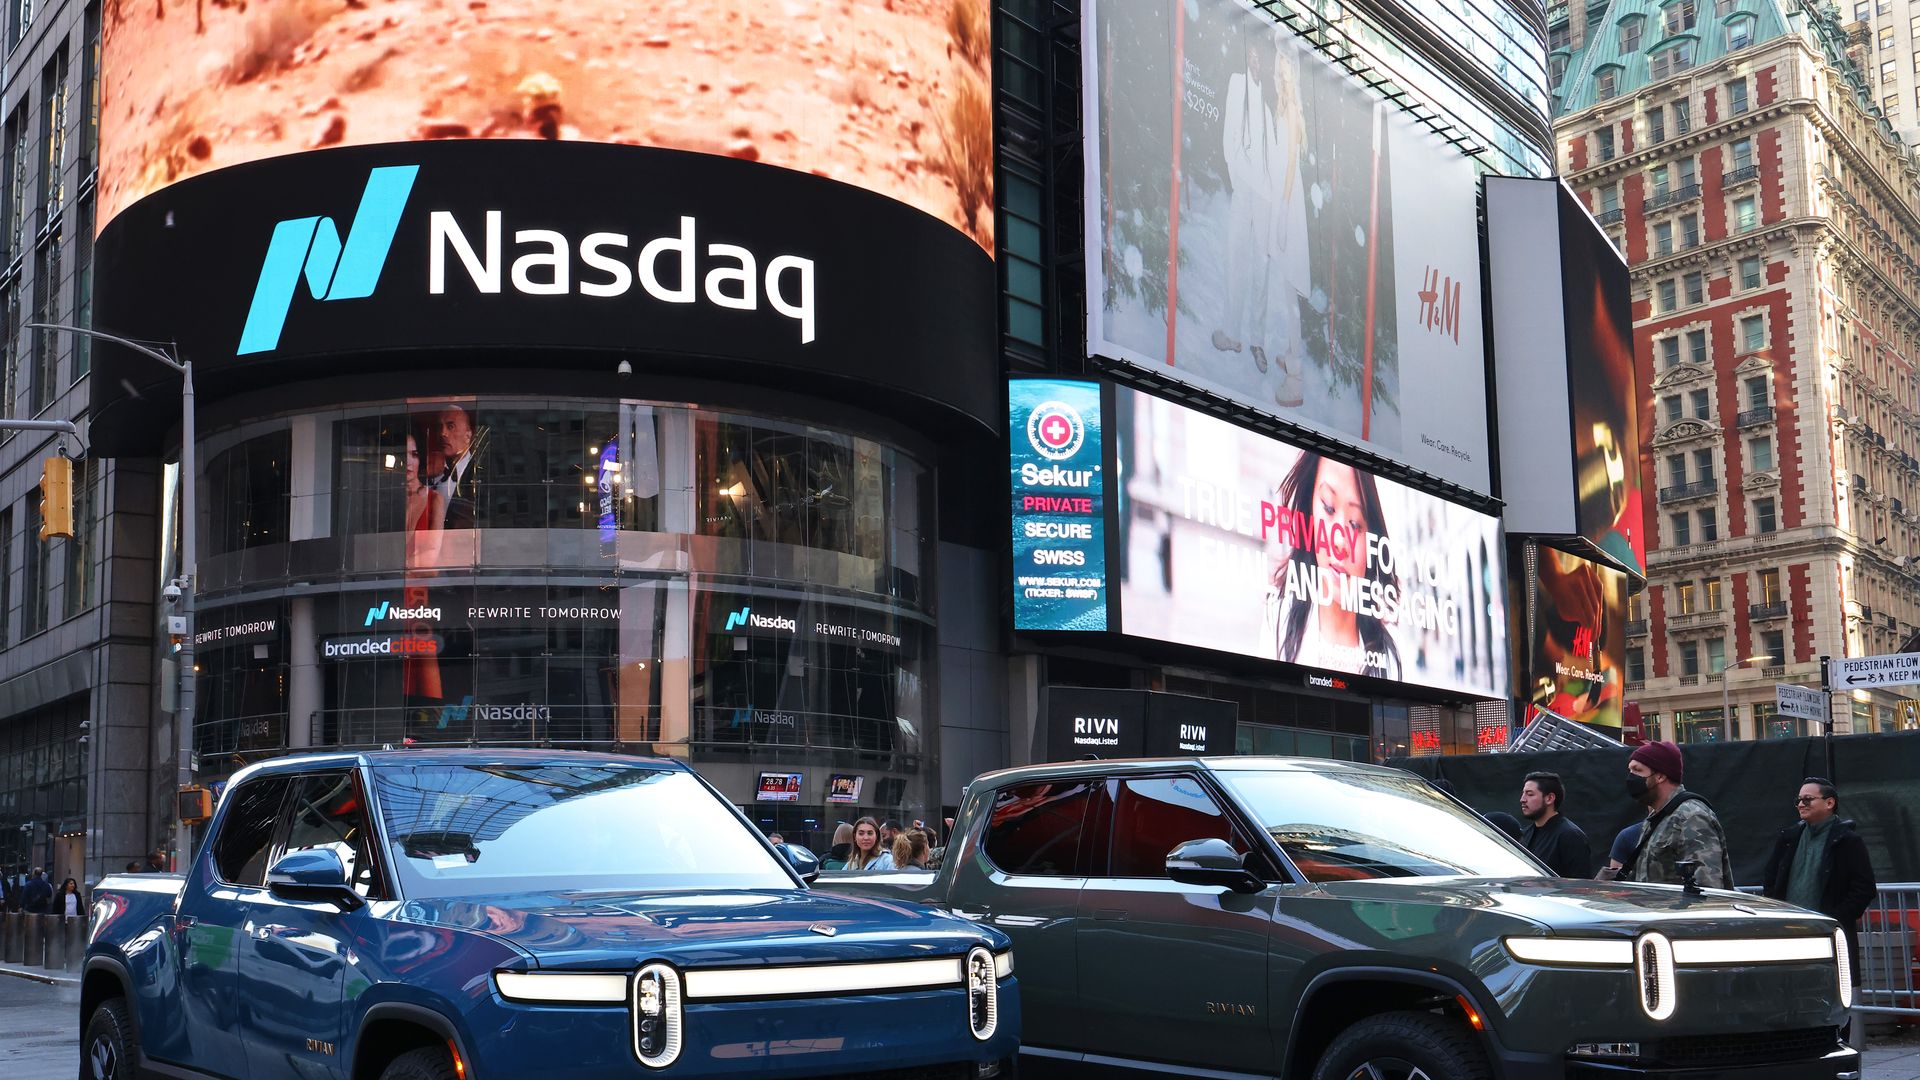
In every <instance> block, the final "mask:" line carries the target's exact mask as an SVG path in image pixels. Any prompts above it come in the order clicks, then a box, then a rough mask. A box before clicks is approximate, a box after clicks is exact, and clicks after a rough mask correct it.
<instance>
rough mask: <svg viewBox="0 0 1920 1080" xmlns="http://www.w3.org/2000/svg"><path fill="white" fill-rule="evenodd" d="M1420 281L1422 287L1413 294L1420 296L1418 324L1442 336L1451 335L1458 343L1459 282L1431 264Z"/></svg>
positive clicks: (1456, 343) (1454, 341)
mask: <svg viewBox="0 0 1920 1080" xmlns="http://www.w3.org/2000/svg"><path fill="white" fill-rule="evenodd" d="M1422 281H1423V287H1422V288H1421V290H1420V291H1419V292H1418V293H1415V294H1414V295H1416V296H1418V297H1419V298H1420V319H1419V323H1420V325H1421V326H1424V327H1426V328H1427V329H1429V330H1433V331H1437V332H1438V333H1439V334H1440V336H1442V337H1446V336H1448V335H1452V337H1453V343H1454V344H1455V345H1458V344H1460V282H1458V281H1455V280H1454V278H1453V275H1451V274H1447V275H1442V274H1441V273H1440V271H1439V269H1438V268H1437V267H1432V266H1429V267H1427V269H1426V271H1425V274H1424V276H1423V278H1422Z"/></svg>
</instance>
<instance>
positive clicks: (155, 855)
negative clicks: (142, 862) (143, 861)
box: [147, 847, 167, 874]
mask: <svg viewBox="0 0 1920 1080" xmlns="http://www.w3.org/2000/svg"><path fill="white" fill-rule="evenodd" d="M166 872H167V849H166V848H164V847H157V848H154V849H153V851H152V852H151V853H150V854H148V856H147V873H149V874H164V873H166Z"/></svg>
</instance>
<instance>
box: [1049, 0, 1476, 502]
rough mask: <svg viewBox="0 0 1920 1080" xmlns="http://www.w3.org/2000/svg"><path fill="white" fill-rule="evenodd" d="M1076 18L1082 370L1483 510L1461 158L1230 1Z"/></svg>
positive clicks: (1117, 9) (1160, 2) (1470, 245)
mask: <svg viewBox="0 0 1920 1080" xmlns="http://www.w3.org/2000/svg"><path fill="white" fill-rule="evenodd" d="M1081 18H1082V24H1083V30H1082V41H1083V43H1084V44H1083V47H1082V50H1081V52H1082V55H1083V56H1084V63H1085V68H1086V71H1085V83H1084V85H1085V90H1084V93H1085V115H1086V129H1087V136H1086V179H1087V199H1086V212H1087V220H1086V244H1087V250H1086V265H1087V347H1088V350H1089V351H1090V352H1091V353H1093V354H1095V355H1099V356H1105V357H1108V358H1111V359H1114V360H1118V361H1122V362H1124V363H1128V364H1133V365H1137V366H1139V367H1142V368H1145V369H1149V370H1152V371H1154V372H1156V373H1158V374H1160V375H1162V376H1166V377H1169V378H1173V379H1176V380H1179V381H1181V382H1184V383H1187V384H1189V385H1191V386H1193V387H1196V388H1198V389H1200V390H1204V391H1207V392H1209V393H1212V394H1215V395H1218V396H1220V397H1223V398H1227V399H1230V400H1232V401H1234V402H1237V403H1238V404H1240V405H1241V406H1244V407H1247V408H1250V409H1253V410H1257V411H1259V412H1262V413H1266V414H1269V415H1272V416H1275V417H1277V418H1279V419H1282V420H1285V421H1287V422H1289V423H1294V424H1298V425H1301V426H1302V427H1306V428H1310V429H1313V430H1316V431H1319V432H1322V433H1325V434H1327V435H1329V436H1331V437H1333V438H1335V439H1337V440H1339V441H1341V442H1343V443H1347V444H1351V445H1355V446H1358V447H1361V448H1363V449H1365V450H1367V451H1370V452H1372V453H1375V454H1378V455H1381V456H1383V457H1386V458H1391V459H1394V460H1397V461H1401V462H1404V463H1406V464H1407V465H1409V466H1411V467H1413V468H1415V469H1419V470H1421V471H1423V472H1426V473H1429V474H1431V475H1433V476H1436V477H1439V478H1441V479H1443V480H1446V481H1450V482H1452V483H1454V484H1458V485H1460V486H1462V487H1465V488H1469V489H1472V490H1474V491H1479V492H1483V493H1484V492H1488V491H1490V490H1491V487H1490V485H1491V480H1492V472H1491V461H1490V453H1489V440H1488V435H1487V409H1486V357H1485V351H1484V346H1483V342H1482V336H1481V305H1480V261H1479V250H1480V245H1479V238H1478V231H1477V224H1476V220H1475V200H1476V196H1477V194H1478V186H1477V184H1476V181H1475V174H1474V171H1473V168H1472V166H1471V164H1470V163H1469V162H1468V160H1467V158H1466V157H1464V156H1463V155H1462V154H1460V153H1459V152H1458V151H1457V150H1455V149H1454V148H1452V147H1450V146H1448V145H1447V144H1446V143H1445V142H1444V141H1443V140H1441V139H1440V138H1439V137H1438V136H1436V135H1434V134H1433V133H1431V132H1429V131H1427V130H1426V129H1425V128H1423V127H1420V126H1418V125H1417V124H1415V123H1414V122H1413V121H1412V120H1410V119H1408V118H1407V117H1406V116H1405V115H1404V114H1403V113H1402V112H1401V111H1400V110H1399V109H1398V108H1396V107H1394V106H1392V105H1390V104H1387V103H1386V102H1384V101H1382V100H1381V99H1380V98H1379V97H1377V96H1376V95H1373V94H1371V93H1369V92H1368V91H1367V90H1366V89H1365V88H1364V87H1361V86H1360V85H1358V84H1357V83H1355V82H1354V81H1353V80H1352V78H1351V77H1349V76H1348V75H1347V74H1346V73H1345V72H1344V71H1343V70H1341V69H1340V68H1339V67H1337V66H1335V65H1334V64H1332V63H1331V62H1329V61H1328V60H1326V59H1325V58H1324V57H1322V56H1321V55H1319V54H1318V53H1316V52H1314V50H1313V49H1311V48H1310V47H1308V46H1307V45H1305V44H1303V43H1302V42H1301V40H1300V39H1299V37H1298V35H1296V34H1295V33H1294V32H1293V31H1292V30H1291V29H1289V28H1287V27H1286V26H1284V25H1281V24H1279V23H1277V22H1276V21H1275V20H1274V18H1273V16H1272V15H1271V14H1270V13H1268V12H1266V11H1261V10H1256V9H1255V7H1254V6H1253V5H1251V4H1249V3H1247V2H1246V0H1126V2H1124V3H1121V2H1114V0H1085V2H1084V3H1083V4H1082V15H1081ZM1175 72H1178V73H1179V78H1178V79H1176V78H1175V77H1174V73H1175ZM1176 82H1177V83H1178V85H1179V93H1178V94H1177V95H1176V93H1175V91H1174V87H1175V85H1176Z"/></svg>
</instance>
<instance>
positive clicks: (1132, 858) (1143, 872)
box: [1106, 776, 1249, 878]
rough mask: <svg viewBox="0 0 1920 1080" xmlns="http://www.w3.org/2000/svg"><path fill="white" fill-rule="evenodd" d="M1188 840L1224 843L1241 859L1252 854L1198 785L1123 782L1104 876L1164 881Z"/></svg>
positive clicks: (1181, 780)
mask: <svg viewBox="0 0 1920 1080" xmlns="http://www.w3.org/2000/svg"><path fill="white" fill-rule="evenodd" d="M1189 840H1225V841H1227V842H1228V843H1230V844H1232V845H1233V847H1234V850H1235V851H1238V852H1240V853H1241V854H1243V855H1244V854H1246V852H1247V851H1248V850H1249V848H1248V845H1247V842H1246V840H1245V839H1244V838H1242V837H1240V836H1239V835H1237V834H1236V833H1235V832H1234V829H1233V823H1232V822H1231V821H1229V820H1228V819H1227V815H1226V813H1225V811H1223V810H1221V809H1220V805H1219V804H1218V803H1216V802H1214V800H1213V796H1211V795H1209V794H1207V790H1206V788H1204V787H1202V786H1201V784H1200V781H1199V780H1197V779H1195V778H1193V777H1191V776H1175V777H1158V778H1153V779H1142V780H1122V781H1120V782H1119V794H1118V795H1117V796H1116V798H1115V799H1114V806H1113V848H1112V853H1111V855H1110V856H1109V857H1108V858H1109V865H1108V867H1107V875H1106V876H1108V877H1135V878H1163V877H1166V876H1167V855H1168V854H1169V853H1170V852H1172V851H1173V849H1174V848H1177V847H1179V846H1180V845H1181V844H1184V843H1186V842H1187V841H1189Z"/></svg>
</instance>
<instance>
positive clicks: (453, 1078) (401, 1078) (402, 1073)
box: [380, 1046, 458, 1080]
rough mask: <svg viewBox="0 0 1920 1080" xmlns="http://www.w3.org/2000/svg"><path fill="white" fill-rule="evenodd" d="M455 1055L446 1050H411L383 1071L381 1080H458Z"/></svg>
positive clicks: (433, 1048)
mask: <svg viewBox="0 0 1920 1080" xmlns="http://www.w3.org/2000/svg"><path fill="white" fill-rule="evenodd" d="M457 1077H458V1073H457V1072H456V1071H455V1069H454V1067H453V1055H452V1054H449V1053H447V1051H446V1050H445V1048H443V1047H438V1046H422V1047H420V1048H419V1049H418V1050H409V1051H407V1052H406V1053H404V1054H401V1055H400V1056H399V1057H397V1058H394V1059H393V1060H392V1061H389V1062H387V1067H386V1068H385V1069H383V1070H381V1073H380V1080H457Z"/></svg>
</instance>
